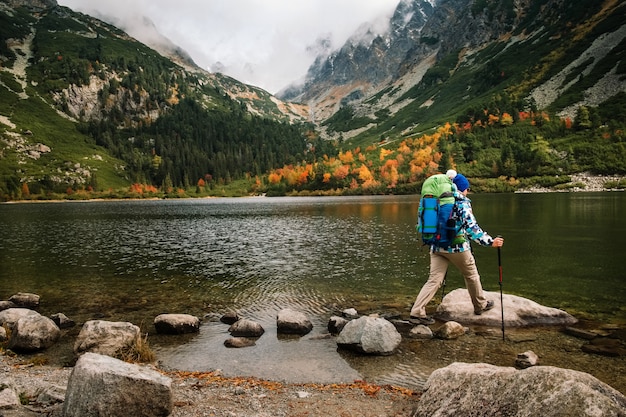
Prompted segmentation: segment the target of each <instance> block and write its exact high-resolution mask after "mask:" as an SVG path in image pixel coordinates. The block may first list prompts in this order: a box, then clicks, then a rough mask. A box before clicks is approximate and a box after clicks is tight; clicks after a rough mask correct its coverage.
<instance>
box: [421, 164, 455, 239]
mask: <svg viewBox="0 0 626 417" xmlns="http://www.w3.org/2000/svg"><path fill="white" fill-rule="evenodd" d="M453 187H454V186H453V184H452V180H451V179H450V178H449V177H448V176H447V175H445V174H437V175H432V176H430V177H428V178H427V179H426V181H424V184H423V185H422V191H421V199H420V204H419V208H418V209H417V226H416V227H417V232H418V233H419V234H420V235H421V237H422V242H424V244H425V245H431V246H432V245H435V246H438V247H442V248H445V247H448V246H450V245H451V244H452V240H454V238H455V237H456V234H457V230H456V227H455V224H456V222H455V221H454V219H452V218H451V215H452V209H453V208H454V201H455V199H454V192H453V189H454V188H453Z"/></svg>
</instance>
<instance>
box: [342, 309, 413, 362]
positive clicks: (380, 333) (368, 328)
mask: <svg viewBox="0 0 626 417" xmlns="http://www.w3.org/2000/svg"><path fill="white" fill-rule="evenodd" d="M401 341H402V336H400V333H399V332H398V330H397V329H396V327H395V326H394V325H393V324H391V322H389V321H387V320H385V319H381V318H378V317H367V316H364V317H361V318H358V319H356V320H352V321H350V322H348V323H347V324H346V325H345V327H344V328H343V330H341V333H339V336H337V345H338V346H339V347H342V348H346V349H351V350H354V351H357V352H360V353H368V354H372V355H391V354H392V353H393V352H394V350H396V348H397V347H398V345H400V342H401Z"/></svg>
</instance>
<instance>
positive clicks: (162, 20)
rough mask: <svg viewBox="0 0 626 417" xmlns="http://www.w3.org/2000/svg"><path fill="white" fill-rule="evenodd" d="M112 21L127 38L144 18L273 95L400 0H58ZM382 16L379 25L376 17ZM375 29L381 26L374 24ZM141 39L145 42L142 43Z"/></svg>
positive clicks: (208, 64) (212, 64)
mask: <svg viewBox="0 0 626 417" xmlns="http://www.w3.org/2000/svg"><path fill="white" fill-rule="evenodd" d="M58 3H59V4H60V5H62V6H67V7H70V8H71V9H73V10H75V11H80V12H82V13H86V14H90V15H94V16H102V17H109V18H115V19H118V23H116V24H119V25H120V26H122V25H126V27H124V28H125V30H126V31H127V32H129V33H130V34H132V35H133V36H135V37H136V38H137V39H139V40H141V41H144V42H146V40H147V39H146V38H145V37H147V36H151V35H149V33H148V32H143V31H142V32H137V33H134V32H133V27H134V28H137V27H140V26H138V25H136V23H133V22H137V21H139V19H141V18H142V17H144V16H145V17H147V18H149V19H150V20H151V21H152V22H153V23H154V25H155V26H156V27H157V28H158V30H159V32H160V33H161V34H163V35H164V36H165V37H167V38H169V39H170V40H171V41H172V42H173V43H174V44H176V45H178V46H180V47H181V48H182V49H184V50H185V51H186V52H187V53H189V55H191V57H192V58H193V59H194V61H195V62H196V64H198V65H199V66H201V67H203V68H205V69H208V70H212V71H215V70H216V69H217V70H220V72H223V73H225V74H227V75H230V76H232V77H234V78H236V79H238V80H240V81H243V82H245V83H248V84H252V85H256V86H259V87H262V88H264V89H266V90H268V91H269V92H271V93H276V92H277V91H278V90H280V89H281V88H283V87H286V86H287V85H289V84H291V83H293V82H295V81H297V80H299V79H301V78H302V77H304V75H305V74H306V71H307V69H308V67H309V66H310V65H311V63H312V62H313V60H314V58H315V56H316V54H317V53H319V52H322V51H329V50H330V49H337V48H339V47H341V45H343V43H344V42H345V41H346V40H347V39H348V38H349V37H350V36H351V35H353V34H354V33H355V32H356V31H357V30H358V29H359V27H361V26H362V25H363V24H364V23H367V22H379V23H380V22H381V21H383V22H387V21H388V20H389V17H390V16H391V14H392V13H393V11H394V9H395V7H396V5H397V4H398V3H399V0H308V1H303V0H130V1H129V0H107V1H101V0H98V1H95V0H58ZM381 17H382V19H381ZM375 27H376V28H379V29H380V28H381V26H380V24H377V25H376V26H375ZM142 37H144V38H143V39H142Z"/></svg>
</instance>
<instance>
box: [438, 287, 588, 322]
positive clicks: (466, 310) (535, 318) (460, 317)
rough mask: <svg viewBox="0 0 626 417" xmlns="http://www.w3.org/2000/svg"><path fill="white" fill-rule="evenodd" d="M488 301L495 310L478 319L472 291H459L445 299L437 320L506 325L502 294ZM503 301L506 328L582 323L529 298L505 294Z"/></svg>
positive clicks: (484, 313) (563, 312)
mask: <svg viewBox="0 0 626 417" xmlns="http://www.w3.org/2000/svg"><path fill="white" fill-rule="evenodd" d="M485 297H486V298H487V299H488V300H493V302H494V303H495V305H494V308H493V309H491V310H489V311H485V312H483V313H482V314H481V315H476V314H474V307H473V306H472V301H471V299H470V296H469V293H468V291H467V290H466V289H465V288H459V289H456V290H454V291H451V292H450V293H448V294H447V295H446V296H445V297H444V298H443V301H442V303H441V304H440V305H439V307H437V312H436V313H435V316H436V317H437V318H438V319H441V320H445V321H449V320H454V321H457V322H459V323H464V324H474V325H482V326H500V325H501V324H502V310H501V308H502V304H500V293H498V292H489V291H485ZM502 298H503V301H504V325H505V327H524V326H539V325H571V324H574V323H576V322H577V321H578V320H577V319H576V318H575V317H574V316H572V315H570V314H568V313H567V312H565V311H563V310H559V309H557V308H552V307H545V306H542V305H541V304H538V303H536V302H534V301H532V300H529V299H527V298H523V297H518V296H515V295H510V294H503V297H502Z"/></svg>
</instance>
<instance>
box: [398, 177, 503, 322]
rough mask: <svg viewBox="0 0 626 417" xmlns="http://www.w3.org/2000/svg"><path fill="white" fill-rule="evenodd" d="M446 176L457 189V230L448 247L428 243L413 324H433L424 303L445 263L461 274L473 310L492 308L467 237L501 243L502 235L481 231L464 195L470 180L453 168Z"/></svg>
mask: <svg viewBox="0 0 626 417" xmlns="http://www.w3.org/2000/svg"><path fill="white" fill-rule="evenodd" d="M446 174H447V175H448V177H450V178H451V179H452V182H453V183H454V185H455V187H456V190H454V198H455V203H454V207H453V209H452V215H451V218H452V219H453V220H454V222H455V227H456V229H455V230H458V232H457V235H456V237H455V238H454V240H453V241H452V244H451V245H450V246H448V247H444V248H441V247H438V246H437V245H431V247H430V272H429V274H428V280H427V281H426V283H425V284H424V286H423V287H422V289H421V290H420V292H419V294H418V295H417V299H416V300H415V303H414V304H413V307H412V308H411V315H410V319H409V321H410V322H411V323H413V324H425V325H429V324H433V323H435V320H434V319H433V318H432V317H429V316H427V315H426V305H427V304H428V302H429V301H430V300H431V299H432V298H433V297H434V295H435V294H436V293H437V290H438V289H439V287H440V286H441V283H442V282H443V280H444V277H445V275H446V271H447V270H448V264H450V263H451V264H452V265H454V266H455V267H456V268H457V269H458V270H459V271H460V272H461V275H463V279H464V280H465V286H466V288H467V290H468V292H469V295H470V298H471V299H472V304H473V306H474V314H482V312H483V311H488V310H491V309H492V308H493V306H494V303H493V301H492V300H487V299H486V298H485V296H484V294H483V287H482V285H481V282H480V275H479V273H478V269H477V268H476V261H475V259H474V255H473V254H472V250H471V247H470V239H471V240H473V241H474V242H476V243H478V244H479V245H481V246H492V247H494V248H499V247H502V245H503V244H504V239H503V238H501V237H496V238H493V237H491V236H490V235H489V234H487V233H486V232H485V231H483V230H482V229H481V228H480V226H479V225H478V223H477V222H476V218H475V217H474V214H473V212H472V204H471V200H470V199H469V198H467V193H468V192H469V189H470V183H469V181H468V180H467V178H465V176H464V175H462V174H457V173H456V171H454V170H449V171H448V172H447V173H446Z"/></svg>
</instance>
